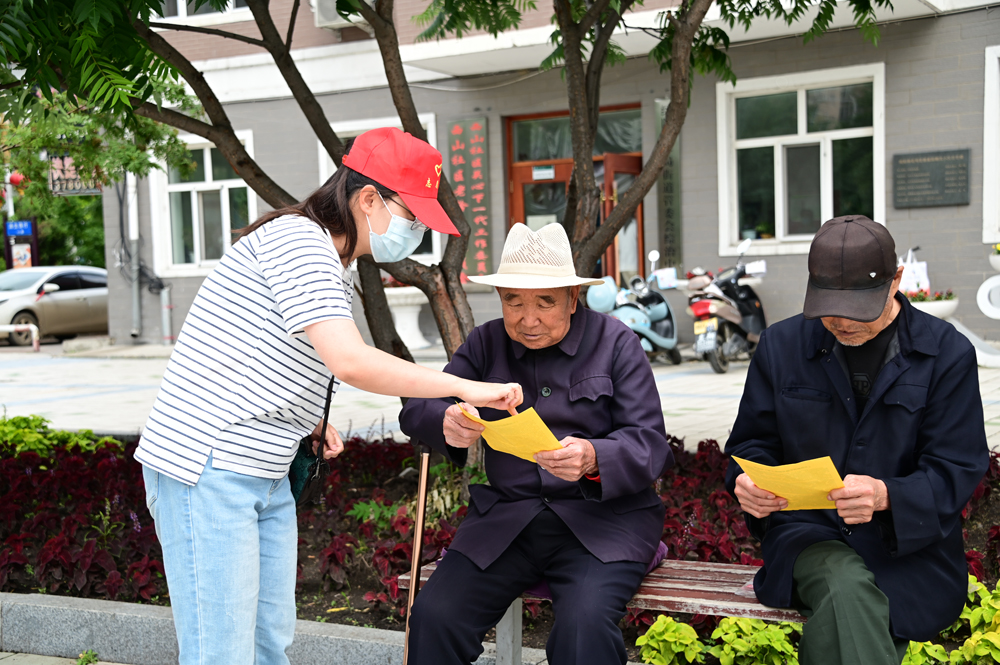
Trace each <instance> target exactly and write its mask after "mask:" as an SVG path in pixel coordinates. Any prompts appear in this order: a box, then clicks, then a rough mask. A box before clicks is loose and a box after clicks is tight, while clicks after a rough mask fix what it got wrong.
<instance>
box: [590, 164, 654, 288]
mask: <svg viewBox="0 0 1000 665" xmlns="http://www.w3.org/2000/svg"><path fill="white" fill-rule="evenodd" d="M641 172H642V157H639V156H636V155H617V154H612V153H607V154H605V155H604V159H603V162H602V163H601V164H600V165H598V164H595V165H594V174H595V176H596V177H597V181H598V185H599V186H601V187H602V193H601V198H602V200H603V205H602V206H601V213H602V215H601V221H602V222H603V221H604V220H605V219H607V217H608V215H610V214H611V211H612V210H613V209H614V207H615V206H616V205H618V199H619V197H620V196H621V195H622V194H623V193H625V191H626V190H628V188H629V187H631V186H632V183H633V182H635V178H636V176H638V175H639V173H641ZM644 255H645V246H644V243H643V226H642V204H641V203H640V204H639V207H638V208H636V211H635V214H634V215H633V216H632V219H631V220H630V221H628V222H627V223H626V224H625V226H623V227H622V228H621V230H620V231H618V233H617V235H616V236H615V241H614V242H613V243H611V245H610V246H609V247H608V249H607V250H606V251H605V252H604V261H603V263H604V266H603V267H604V270H603V272H604V274H605V275H610V276H611V277H613V278H614V279H615V281H616V282H618V284H619V285H625V284H628V280H630V279H631V278H632V277H635V276H636V275H641V276H643V277H645V276H646V269H645V261H644V260H643V256H644Z"/></svg>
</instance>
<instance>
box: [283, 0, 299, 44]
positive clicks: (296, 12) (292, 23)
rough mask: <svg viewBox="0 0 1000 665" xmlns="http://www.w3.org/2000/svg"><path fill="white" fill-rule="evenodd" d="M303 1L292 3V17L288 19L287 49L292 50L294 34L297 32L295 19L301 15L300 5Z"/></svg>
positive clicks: (297, 0) (296, 0)
mask: <svg viewBox="0 0 1000 665" xmlns="http://www.w3.org/2000/svg"><path fill="white" fill-rule="evenodd" d="M300 2H301V0H295V2H294V3H292V16H291V18H289V19H288V36H287V37H286V38H285V49H287V50H289V51H291V50H292V34H293V33H294V32H295V19H296V17H297V16H298V15H299V3H300Z"/></svg>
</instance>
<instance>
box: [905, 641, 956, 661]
mask: <svg viewBox="0 0 1000 665" xmlns="http://www.w3.org/2000/svg"><path fill="white" fill-rule="evenodd" d="M947 662H948V652H947V651H945V648H944V647H943V646H941V645H940V644H934V643H933V642H910V646H909V647H907V648H906V655H905V656H903V662H902V663H901V664H900V665H927V663H947Z"/></svg>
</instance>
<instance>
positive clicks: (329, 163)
mask: <svg viewBox="0 0 1000 665" xmlns="http://www.w3.org/2000/svg"><path fill="white" fill-rule="evenodd" d="M417 117H418V118H419V120H420V124H421V126H423V128H424V131H426V132H427V142H428V143H429V144H430V145H431V146H433V147H435V148H437V123H436V121H435V115H434V114H433V113H421V114H420V115H419V116H417ZM330 126H331V127H333V131H334V132H336V133H337V137H338V138H339V139H340V140H341V141H343V142H344V143H347V141H348V140H349V139H353V138H354V137H356V136H359V135H361V134H364V133H365V132H367V131H368V130H369V129H377V128H379V127H396V128H398V129H402V128H403V127H402V125H401V124H400V122H399V118H398V117H395V116H393V117H387V118H371V119H368V120H348V121H345V122H333V123H330ZM317 144H318V145H319V184H320V185H322V184H323V183H325V182H326V181H327V179H329V177H330V176H332V175H333V173H334V171H336V170H337V167H336V166H335V165H334V163H333V160H332V159H331V158H330V155H328V154H327V153H326V149H325V148H324V147H323V144H322V143H319V142H318V141H317ZM445 242H447V240H446V237H445V234H443V233H438V232H437V231H427V233H425V234H424V239H423V241H421V243H420V245H419V246H418V247H417V249H416V250H414V252H413V254H411V255H410V258H411V259H413V260H414V261H419V262H420V263H423V264H424V265H428V266H429V265H433V264H435V263H439V262H440V261H441V256H442V255H443V254H444V246H445Z"/></svg>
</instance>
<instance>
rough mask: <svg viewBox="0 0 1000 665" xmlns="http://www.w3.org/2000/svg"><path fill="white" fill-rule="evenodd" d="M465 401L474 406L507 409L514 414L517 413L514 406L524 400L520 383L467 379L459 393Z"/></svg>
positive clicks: (498, 409) (499, 409)
mask: <svg viewBox="0 0 1000 665" xmlns="http://www.w3.org/2000/svg"><path fill="white" fill-rule="evenodd" d="M458 396H459V397H461V398H462V400H463V401H466V402H468V403H469V404H471V405H473V406H478V407H485V408H487V409H496V410H497V411H507V412H508V413H510V415H512V416H516V415H517V410H516V409H515V408H514V407H516V406H518V405H519V404H520V403H521V402H523V401H524V394H523V393H522V392H521V384H519V383H482V382H480V381H465V382H463V385H462V391H461V393H460V394H459V395H458Z"/></svg>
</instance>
